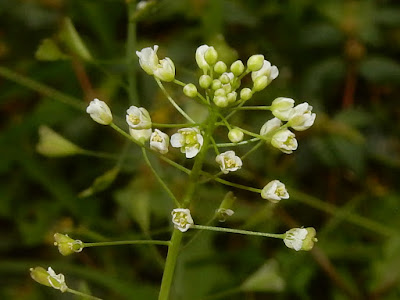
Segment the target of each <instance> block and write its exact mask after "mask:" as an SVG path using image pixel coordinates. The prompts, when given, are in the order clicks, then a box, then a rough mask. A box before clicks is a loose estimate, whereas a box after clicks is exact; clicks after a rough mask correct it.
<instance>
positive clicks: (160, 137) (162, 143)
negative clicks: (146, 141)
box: [150, 129, 169, 154]
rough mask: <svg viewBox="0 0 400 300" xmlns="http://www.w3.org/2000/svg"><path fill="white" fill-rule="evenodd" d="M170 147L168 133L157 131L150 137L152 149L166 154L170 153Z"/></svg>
mask: <svg viewBox="0 0 400 300" xmlns="http://www.w3.org/2000/svg"><path fill="white" fill-rule="evenodd" d="M168 146H169V136H168V135H167V134H166V133H164V132H162V131H160V130H158V129H155V130H154V132H153V133H152V134H151V136H150V148H151V149H153V150H155V151H158V152H160V153H162V154H165V153H167V152H168Z"/></svg>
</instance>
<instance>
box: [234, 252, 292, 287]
mask: <svg viewBox="0 0 400 300" xmlns="http://www.w3.org/2000/svg"><path fill="white" fill-rule="evenodd" d="M241 289H242V290H243V291H246V292H282V291H283V290H284V289H285V281H284V279H283V278H282V277H281V275H280V273H279V266H278V262H277V261H276V260H273V259H270V260H268V261H267V262H266V263H265V264H264V265H262V266H261V268H259V269H258V270H257V271H256V272H255V273H253V274H252V275H251V276H250V277H249V278H247V279H246V281H245V282H243V284H242V286H241Z"/></svg>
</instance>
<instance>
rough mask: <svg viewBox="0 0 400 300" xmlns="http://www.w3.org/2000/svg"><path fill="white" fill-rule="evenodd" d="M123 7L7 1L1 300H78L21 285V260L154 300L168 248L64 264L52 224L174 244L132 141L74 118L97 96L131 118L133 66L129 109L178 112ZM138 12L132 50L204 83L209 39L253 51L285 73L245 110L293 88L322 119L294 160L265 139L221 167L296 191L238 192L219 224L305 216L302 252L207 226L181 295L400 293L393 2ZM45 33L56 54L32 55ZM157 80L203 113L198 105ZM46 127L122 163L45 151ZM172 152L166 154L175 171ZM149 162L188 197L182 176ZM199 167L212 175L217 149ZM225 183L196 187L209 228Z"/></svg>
mask: <svg viewBox="0 0 400 300" xmlns="http://www.w3.org/2000/svg"><path fill="white" fill-rule="evenodd" d="M131 6H134V4H131ZM128 7H129V5H127V4H126V3H125V2H124V1H122V0H0V16H1V18H0V104H1V106H0V114H1V118H0V128H1V131H0V157H1V159H0V176H1V183H0V279H1V280H0V282H1V284H0V286H1V287H0V298H1V299H29V300H32V299H77V298H74V296H72V295H63V294H61V293H59V292H58V291H56V290H53V289H50V288H47V287H44V286H40V285H38V284H37V283H35V282H34V281H33V280H31V279H30V276H29V272H28V270H29V268H30V267H34V266H37V265H41V266H43V267H46V268H47V267H48V266H52V267H53V268H54V269H55V271H56V272H57V273H60V272H61V273H63V274H64V275H65V276H66V280H67V284H68V285H69V286H70V287H71V288H76V289H80V290H81V291H86V292H88V293H93V294H94V295H96V296H99V297H102V298H104V299H116V300H118V299H156V298H157V294H158V288H159V284H160V280H161V276H162V268H160V264H159V263H160V260H161V259H162V258H163V257H165V254H166V249H165V247H164V248H163V247H160V248H150V247H148V246H118V247H104V248H90V249H85V250H84V251H83V252H82V253H80V254H76V255H71V256H68V257H62V256H61V255H60V254H59V253H58V251H57V249H56V248H55V247H54V246H53V245H52V243H53V240H52V235H53V234H54V233H55V232H62V233H69V234H70V235H71V236H72V237H74V238H80V239H82V240H84V241H88V242H89V241H103V240H120V239H138V238H139V239H143V238H147V237H148V236H149V235H151V236H152V237H153V238H155V239H169V237H170V230H171V225H170V211H171V209H172V203H171V202H170V200H169V199H168V197H167V195H165V193H164V191H163V190H162V189H161V188H160V187H159V185H158V183H157V181H156V179H155V178H154V176H153V174H152V173H151V171H150V170H149V169H148V167H147V166H146V165H145V163H144V160H143V158H142V156H141V152H140V149H139V148H138V147H136V146H135V145H130V144H127V143H126V142H125V140H124V139H123V138H122V137H121V136H119V135H118V134H117V133H115V132H113V131H112V130H111V129H110V128H108V127H105V126H101V125H98V124H96V123H94V122H93V121H92V120H91V119H90V118H89V117H88V115H87V114H86V113H85V112H84V108H85V107H86V106H87V104H88V102H89V101H90V100H92V99H93V98H94V97H97V98H100V99H102V100H105V101H107V103H108V104H109V105H110V107H111V109H112V111H113V114H114V116H117V117H116V118H117V119H116V122H117V123H118V124H121V126H126V125H124V121H123V119H124V114H125V110H126V109H127V107H129V106H130V105H132V104H133V103H130V102H129V100H128V90H129V87H127V79H126V78H127V74H129V73H132V74H134V75H135V76H136V75H137V76H136V77H135V78H136V82H137V87H138V88H137V97H135V101H137V102H136V104H140V105H141V106H144V107H146V108H147V109H148V110H149V111H150V113H151V115H152V118H153V121H155V122H159V123H162V122H166V123H168V122H180V121H181V120H180V119H179V118H180V117H178V119H177V114H176V113H175V111H174V110H173V109H172V108H171V106H170V105H169V104H168V103H167V101H166V99H165V98H164V96H163V95H162V93H161V92H160V91H159V90H158V89H157V88H156V84H155V82H154V81H153V80H152V78H150V77H149V76H147V75H146V74H145V73H144V72H143V71H142V70H139V69H138V66H137V62H136V58H135V60H134V62H133V63H132V62H131V61H129V59H127V56H126V37H127V21H128ZM66 17H68V18H69V20H71V21H72V23H68V22H67V21H66V20H68V19H66ZM130 18H131V19H132V20H134V21H135V22H137V27H136V28H134V25H132V26H133V27H132V26H131V31H132V32H134V31H135V30H136V32H137V35H136V38H137V45H136V47H135V49H136V50H140V49H142V48H143V47H148V46H152V45H154V44H157V45H160V50H159V54H160V56H161V57H163V56H168V57H171V58H172V60H173V61H174V62H175V66H176V68H177V78H178V79H180V80H182V81H185V82H194V83H196V76H198V73H197V71H196V70H197V66H196V65H195V60H194V52H195V50H196V48H197V47H198V46H199V45H202V44H205V43H206V44H209V45H213V46H215V47H216V48H217V50H219V51H223V52H224V55H223V59H224V60H225V61H226V62H228V63H229V62H232V61H233V60H235V59H237V58H240V59H242V60H243V61H246V60H247V58H248V57H249V56H250V55H252V54H257V53H260V54H264V55H265V57H266V59H268V60H269V61H271V62H272V63H273V64H274V65H276V66H278V68H279V70H280V75H279V77H278V78H277V79H276V80H275V81H274V82H273V83H272V84H271V85H270V86H269V87H268V88H267V89H266V90H265V91H263V92H262V93H259V94H257V95H256V97H254V98H253V99H252V100H251V101H253V102H252V103H253V104H259V105H269V103H271V101H272V100H273V99H275V97H278V96H286V97H292V98H294V99H295V100H296V102H297V103H300V102H303V101H307V102H309V103H310V104H311V105H312V106H313V107H314V111H315V112H316V113H317V121H316V124H315V125H314V126H313V127H312V128H311V129H310V130H308V131H306V132H301V133H299V134H298V140H299V149H298V150H297V151H296V152H295V153H294V154H292V155H285V154H281V153H279V152H277V151H274V150H273V149H271V148H269V147H267V146H265V147H262V148H261V150H258V151H257V152H255V153H253V154H252V155H251V156H250V157H249V159H248V160H247V161H246V164H245V166H244V168H243V169H242V170H241V171H240V172H237V173H235V174H234V175H229V176H227V178H229V179H230V180H232V181H234V182H237V183H242V184H247V185H250V186H254V187H263V186H264V185H265V184H266V183H267V182H268V181H269V180H271V179H275V178H276V179H279V180H281V181H283V182H285V183H286V184H287V186H288V190H289V193H290V195H291V197H290V199H288V200H285V201H282V203H280V204H279V205H277V206H271V205H269V204H267V203H265V200H263V199H261V197H260V196H259V195H257V194H253V193H250V192H244V191H241V190H235V189H231V191H233V192H234V194H235V196H236V197H237V200H236V202H235V205H234V207H233V209H234V210H235V215H234V216H233V217H232V218H230V219H229V220H228V221H227V222H226V223H223V224H222V226H227V227H232V228H242V229H249V230H256V231H264V232H285V231H286V230H287V229H289V228H291V227H296V226H313V227H315V228H316V229H317V235H318V239H319V242H318V244H317V247H315V248H314V250H313V251H311V252H301V253H298V252H295V251H293V250H290V249H288V248H286V247H285V246H284V244H283V243H282V242H281V241H279V240H272V239H264V238H257V237H246V236H237V235H228V234H219V233H218V234H217V233H202V234H201V235H200V236H199V238H198V239H196V240H195V241H194V242H193V243H191V244H189V245H188V246H187V247H186V248H185V249H184V251H182V253H181V255H180V258H179V264H178V266H177V271H176V274H175V275H176V277H175V286H174V294H173V295H174V296H173V299H204V300H205V299H250V300H252V299H388V300H392V299H393V300H394V299H400V287H399V286H400V285H399V283H400V238H399V229H400V190H399V178H400V139H399V136H400V105H399V101H400V88H399V86H400V63H399V58H400V5H399V3H398V1H395V0H392V1H385V0H380V1H379V0H374V1H368V0H365V1H362V0H360V1H351V0H348V1H346V0H335V1H328V0H327V1H317V0H287V1H283V0H268V1H257V0H246V1H239V0H236V1H234V0H232V1H228V0H208V1H207V0H160V1H153V2H151V4H150V5H149V6H148V8H147V9H145V10H144V11H141V12H140V13H134V12H131V13H130ZM66 22H67V23H66ZM66 24H70V25H72V24H73V25H74V26H75V28H76V31H77V32H78V33H79V35H80V38H81V41H82V42H83V43H84V45H85V46H84V47H82V44H78V46H79V45H80V46H81V47H80V48H79V47H78V48H77V47H76V45H77V44H76V42H77V39H76V36H75V37H74V36H73V34H72V39H73V40H74V41H75V44H74V43H72V44H71V43H70V41H71V36H70V37H68V32H69V34H71V32H73V31H68V30H67V29H66V27H68V26H67V25H66ZM69 29H71V28H69ZM66 32H67V33H66ZM66 36H67V37H66ZM133 37H134V36H133ZM43 39H49V40H47V47H50V48H51V49H52V51H50V50H49V48H47V50H45V51H44V50H43V48H42V52H37V49H38V47H39V45H40V44H41V43H42V41H43ZM78 41H79V39H78ZM133 42H134V39H133ZM49 44H50V46H49ZM55 45H56V46H57V47H59V48H58V50H57V51H56V50H54V48H52V47H53V46H54V47H56V46H55ZM42 46H43V44H42ZM35 53H36V55H35ZM49 53H50V54H51V55H50V54H49ZM132 56H135V55H134V53H130V54H129V53H128V57H132ZM38 58H39V59H38ZM13 72H15V73H13ZM38 83H40V84H42V85H40V84H38ZM44 85H45V86H44ZM48 87H50V88H51V89H49V88H48ZM167 87H168V89H169V90H170V91H171V92H172V95H173V96H174V98H175V99H176V100H177V101H178V102H179V103H180V104H181V105H182V106H183V107H185V109H187V111H190V112H191V113H192V114H194V115H195V116H196V117H197V116H199V117H200V115H201V110H200V109H199V108H198V107H196V106H194V105H193V100H190V99H188V98H187V97H185V96H184V95H183V94H182V92H181V91H180V90H179V89H175V87H174V86H173V85H167ZM53 89H54V90H53ZM57 91H58V92H57ZM60 93H62V94H60ZM66 95H68V96H66ZM65 102H68V103H73V105H72V106H71V105H69V104H66V103H65ZM75 104H76V105H75ZM270 118H271V115H270V114H269V113H266V112H242V113H240V114H237V115H236V116H235V119H234V120H233V121H234V124H237V125H238V126H242V127H243V128H246V129H248V130H253V131H255V132H258V130H259V128H260V127H261V126H262V124H263V123H264V122H265V121H267V120H268V119H270ZM40 125H47V126H49V127H51V128H53V129H54V130H56V131H57V132H59V133H61V134H62V135H63V136H65V137H66V138H68V139H69V140H71V141H72V142H74V143H76V144H77V145H80V146H81V147H83V148H85V149H90V150H93V151H102V152H108V153H112V154H115V155H116V156H118V157H122V158H121V159H120V160H119V162H118V165H117V169H115V168H116V161H115V160H109V159H108V160H103V159H98V158H95V157H88V156H71V157H65V158H49V157H45V156H42V155H40V154H38V153H37V152H36V144H37V142H38V128H39V126H40ZM124 128H125V127H124ZM169 133H172V132H169ZM219 140H221V141H224V140H225V141H226V140H227V139H226V133H224V134H222V133H221V135H220V136H219ZM178 152H179V151H175V150H174V151H170V153H169V154H168V155H169V157H171V158H173V159H175V160H176V161H178V162H181V163H184V164H185V161H184V159H183V158H182V155H180V154H179V153H178ZM151 159H152V162H153V163H154V166H155V167H156V168H157V170H159V171H160V174H161V176H162V177H163V178H166V179H167V180H168V183H169V185H170V186H171V189H172V190H173V191H174V193H176V195H178V196H180V195H181V193H182V190H184V188H185V184H186V179H187V177H186V176H185V175H184V174H182V173H179V171H177V170H175V169H173V168H171V167H170V166H168V165H164V164H163V163H162V162H160V161H158V160H157V159H156V157H151ZM189 165H190V164H189ZM189 165H188V166H189ZM207 167H208V168H209V169H211V170H212V168H214V170H215V165H214V162H213V161H212V159H210V163H209V166H207ZM110 170H114V175H115V174H117V176H115V178H113V179H114V180H112V181H110V182H107V185H108V186H107V187H105V186H103V185H101V188H99V185H94V186H93V185H92V184H93V182H94V181H95V179H96V178H98V177H99V176H101V175H102V174H104V173H106V172H108V171H110ZM111 177H113V176H111ZM88 188H89V190H87V189H88ZM85 190H86V192H85V193H82V191H85ZM227 191H229V189H228V188H227V187H224V186H221V185H219V184H216V183H209V184H207V185H204V186H203V187H202V188H200V189H199V191H198V193H197V199H195V202H194V203H195V204H194V205H193V207H192V211H193V216H194V219H195V221H196V223H198V224H204V223H206V222H207V220H208V218H209V217H210V216H211V215H212V214H213V212H214V210H215V209H216V208H217V207H218V205H219V203H220V201H221V200H222V198H223V197H224V195H225V193H226V192H227ZM189 233H190V231H189ZM155 258H158V259H155Z"/></svg>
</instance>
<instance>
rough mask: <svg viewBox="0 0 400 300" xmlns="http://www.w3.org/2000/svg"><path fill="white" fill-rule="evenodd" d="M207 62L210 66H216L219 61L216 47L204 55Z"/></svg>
mask: <svg viewBox="0 0 400 300" xmlns="http://www.w3.org/2000/svg"><path fill="white" fill-rule="evenodd" d="M204 59H205V61H206V62H207V63H208V64H209V65H210V66H212V65H214V64H215V63H216V62H217V60H218V53H217V50H215V48H214V47H209V48H208V49H207V50H206V52H205V53H204Z"/></svg>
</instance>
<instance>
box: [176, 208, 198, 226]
mask: <svg viewBox="0 0 400 300" xmlns="http://www.w3.org/2000/svg"><path fill="white" fill-rule="evenodd" d="M171 215H172V223H174V227H175V228H176V229H178V230H180V231H182V232H185V231H188V229H189V228H190V227H191V226H192V225H193V224H194V222H193V219H192V216H191V215H190V210H189V209H187V208H175V209H174V210H172V212H171Z"/></svg>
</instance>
